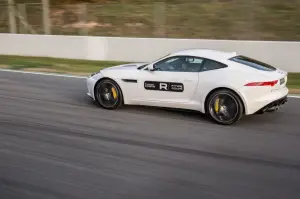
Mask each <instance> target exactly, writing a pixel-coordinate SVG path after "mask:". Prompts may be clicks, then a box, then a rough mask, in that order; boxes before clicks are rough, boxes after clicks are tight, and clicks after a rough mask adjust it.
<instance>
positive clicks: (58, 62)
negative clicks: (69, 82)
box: [0, 55, 125, 75]
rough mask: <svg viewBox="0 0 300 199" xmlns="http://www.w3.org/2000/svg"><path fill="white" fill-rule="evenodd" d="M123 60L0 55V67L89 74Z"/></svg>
mask: <svg viewBox="0 0 300 199" xmlns="http://www.w3.org/2000/svg"><path fill="white" fill-rule="evenodd" d="M123 63H125V62H115V61H86V60H73V59H58V58H48V57H22V56H6V55H0V67H1V66H2V68H4V67H5V68H8V69H14V70H33V71H45V72H55V73H65V74H83V75H84V74H89V73H92V72H96V71H99V70H100V69H102V68H106V67H111V66H114V65H118V64H123Z"/></svg>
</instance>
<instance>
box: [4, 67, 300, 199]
mask: <svg viewBox="0 0 300 199" xmlns="http://www.w3.org/2000/svg"><path fill="white" fill-rule="evenodd" d="M85 93H86V89H85V82H84V79H74V78H63V77H52V76H39V75H30V74H17V73H9V72H0V132H1V133H0V198H1V199H12V198H13V199H42V198H43V199H44V198H45V199H48V198H62V199H64V198H65V199H77V198H82V199H94V198H95V199H96V198H97V199H99V198H105V199H110V198H128V199H129V198H130V199H132V198H137V199H146V198H149V199H150V198H151V199H154V198H162V199H168V198H170V199H177V198H186V199H193V198H195V199H206V198H209V199H221V198H224V199H235V198H237V199H248V198H249V199H269V198H270V199H278V198H282V199H299V198H300V130H299V127H300V124H299V123H300V119H299V118H300V100H299V99H289V102H288V104H286V106H285V107H284V108H283V109H281V110H280V111H279V112H277V113H272V114H265V115H256V116H251V117H246V118H244V119H243V120H241V121H240V122H239V123H238V124H237V125H235V126H230V127H224V126H218V125H215V124H213V123H211V122H210V121H208V120H207V119H205V117H204V116H202V115H199V114H195V113H188V112H180V111H170V110H163V109H154V108H145V107H124V108H123V109H120V110H116V111H107V110H103V109H101V108H98V107H96V106H95V105H94V104H93V103H92V102H91V100H90V99H89V98H88V97H86V96H85Z"/></svg>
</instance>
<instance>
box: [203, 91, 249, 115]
mask: <svg viewBox="0 0 300 199" xmlns="http://www.w3.org/2000/svg"><path fill="white" fill-rule="evenodd" d="M218 90H229V91H231V92H233V93H234V94H236V95H237V96H238V98H239V99H240V100H241V102H242V105H243V107H242V108H243V114H245V113H246V112H247V110H246V109H247V106H246V102H245V100H244V98H243V97H242V95H241V94H240V93H239V92H237V91H236V90H234V89H232V88H228V87H217V88H214V89H213V90H211V91H210V92H209V93H208V94H207V95H206V97H205V100H204V112H205V113H207V103H208V99H209V97H210V96H211V95H212V94H213V93H214V92H216V91H218Z"/></svg>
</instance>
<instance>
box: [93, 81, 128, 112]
mask: <svg viewBox="0 0 300 199" xmlns="http://www.w3.org/2000/svg"><path fill="white" fill-rule="evenodd" d="M113 88H114V89H115V93H116V98H115V97H114V96H115V95H114V94H113V91H112V89H113ZM106 91H107V92H106ZM95 98H96V102H97V103H98V104H99V105H100V106H101V107H102V108H104V109H117V108H120V107H121V106H122V105H123V93H122V90H121V88H120V87H119V85H118V84H117V83H116V82H115V81H113V80H111V79H103V80H100V81H99V82H98V83H97V85H96V87H95Z"/></svg>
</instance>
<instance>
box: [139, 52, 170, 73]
mask: <svg viewBox="0 0 300 199" xmlns="http://www.w3.org/2000/svg"><path fill="white" fill-rule="evenodd" d="M169 55H170V54H167V55H165V56H163V57H161V58H159V59H156V61H154V62H157V61H159V60H161V59H163V58H165V57H168V56H169ZM154 62H153V63H154ZM148 64H150V63H147V64H143V65H142V66H139V67H138V68H137V69H138V70H141V69H143V68H145V67H146V66H147V65H148Z"/></svg>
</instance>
